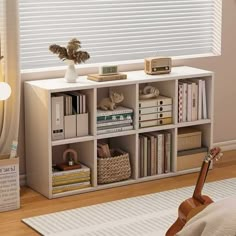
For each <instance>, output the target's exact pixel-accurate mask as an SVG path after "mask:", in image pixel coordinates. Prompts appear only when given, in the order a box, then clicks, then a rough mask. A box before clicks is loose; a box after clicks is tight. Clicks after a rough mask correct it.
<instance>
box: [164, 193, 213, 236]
mask: <svg viewBox="0 0 236 236" xmlns="http://www.w3.org/2000/svg"><path fill="white" fill-rule="evenodd" d="M203 200H204V203H203ZM212 202H213V200H212V199H211V198H210V197H208V196H206V195H202V196H201V201H199V200H197V199H195V198H193V197H192V198H189V199H187V200H185V201H183V202H182V203H181V204H180V206H179V209H178V219H177V220H176V221H175V223H174V224H173V225H172V226H171V227H170V228H169V229H168V231H167V232H166V236H174V235H175V234H176V233H178V232H179V231H180V230H181V229H182V228H183V227H184V225H185V224H186V222H187V221H189V220H190V219H191V218H192V217H193V216H195V215H196V214H197V213H199V212H200V211H202V210H203V209H204V208H205V207H207V206H208V205H209V204H211V203H212Z"/></svg>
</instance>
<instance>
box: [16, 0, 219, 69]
mask: <svg viewBox="0 0 236 236" xmlns="http://www.w3.org/2000/svg"><path fill="white" fill-rule="evenodd" d="M221 5H222V2H221V0H145V1H143V0H119V1H115V0H40V1H39V0H19V15H20V40H21V45H20V49H21V67H22V69H37V68H45V67H55V66H62V65H64V63H62V62H61V61H60V60H59V58H58V57H57V56H56V55H53V54H52V53H51V52H50V51H49V50H48V47H49V45H51V44H54V43H56V44H59V45H61V46H62V45H64V46H66V44H67V42H68V41H69V40H70V39H71V38H74V37H76V38H78V39H79V40H80V41H81V42H82V50H86V51H88V52H89V54H90V56H91V58H90V59H89V60H88V61H87V62H86V63H100V62H114V61H124V60H125V61H127V60H137V59H143V58H145V57H150V56H158V55H159V56H160V55H162V56H163V55H164V56H185V55H196V54H215V55H216V54H220V51H221V8H222V6H221Z"/></svg>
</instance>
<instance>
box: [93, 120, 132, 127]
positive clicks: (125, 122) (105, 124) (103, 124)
mask: <svg viewBox="0 0 236 236" xmlns="http://www.w3.org/2000/svg"><path fill="white" fill-rule="evenodd" d="M132 122H133V120H118V121H111V122H100V123H97V128H98V127H109V126H112V125H120V124H131V123H132Z"/></svg>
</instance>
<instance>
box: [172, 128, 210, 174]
mask: <svg viewBox="0 0 236 236" xmlns="http://www.w3.org/2000/svg"><path fill="white" fill-rule="evenodd" d="M211 132H212V124H201V125H193V126H191V127H181V128H178V134H180V133H181V138H180V137H179V136H178V138H177V162H176V170H177V171H178V172H186V173H189V171H191V170H194V169H195V170H199V168H200V167H201V165H202V162H203V160H204V158H205V157H206V155H207V152H208V151H209V149H210V148H211V146H212V138H211V137H212V133H211ZM211 167H212V166H211Z"/></svg>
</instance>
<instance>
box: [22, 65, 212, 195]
mask: <svg viewBox="0 0 236 236" xmlns="http://www.w3.org/2000/svg"><path fill="white" fill-rule="evenodd" d="M127 75H128V79H127V80H120V81H109V82H93V81H90V80H87V79H86V76H80V77H79V78H78V80H77V83H66V82H65V81H64V79H63V78H57V79H50V80H49V79H48V80H37V81H28V82H25V84H24V85H25V86H24V100H25V137H26V140H25V141H26V170H27V184H28V186H29V187H31V188H32V189H34V190H36V191H38V192H39V193H41V194H43V195H44V196H46V197H47V198H49V199H51V198H57V197H62V196H68V195H72V194H79V193H84V192H89V191H96V190H99V189H105V188H111V187H116V186H122V185H128V184H133V183H139V182H143V181H149V180H154V179H159V178H166V177H171V176H177V175H180V174H186V173H191V172H194V171H198V170H199V168H195V169H190V170H185V171H179V172H178V171H176V170H177V168H176V163H177V134H178V129H179V128H181V127H187V126H194V127H197V128H198V129H200V130H202V142H203V145H204V146H207V147H209V148H210V147H212V136H213V96H214V94H213V91H214V75H213V73H212V72H211V71H206V70H201V69H197V68H192V67H186V66H181V67H174V68H172V72H171V73H170V74H164V75H147V74H145V73H144V71H132V72H127ZM194 78H197V79H200V78H201V79H204V80H205V81H206V92H207V109H208V110H207V113H208V117H207V119H202V120H197V121H192V122H185V123H178V81H179V80H182V79H194ZM146 83H150V84H151V85H154V86H156V87H157V88H158V89H159V90H160V92H161V94H163V95H165V96H169V97H171V98H172V101H173V107H172V113H173V123H172V124H168V125H162V126H155V127H148V128H139V124H138V109H139V108H138V102H139V98H138V94H139V87H141V86H142V85H143V84H146ZM109 88H112V89H114V90H115V91H117V92H122V93H123V94H124V97H125V100H124V102H123V103H122V105H124V106H127V107H130V108H133V110H134V119H133V120H134V129H133V130H129V131H123V132H117V133H107V134H102V135H97V130H96V111H97V109H96V106H97V102H98V100H99V99H101V98H102V97H105V96H107V95H108V90H109ZM68 91H82V92H83V93H86V94H87V97H88V104H87V106H88V110H89V117H90V118H89V135H87V136H84V137H76V138H70V139H62V140H52V138H51V96H52V94H54V93H58V92H68ZM162 130H169V131H171V133H172V147H171V150H172V167H173V168H172V172H170V173H167V174H161V175H154V176H148V177H143V178H140V177H139V171H138V167H139V158H138V156H139V153H138V152H139V148H138V144H139V139H138V137H139V134H142V133H146V132H150V131H162ZM101 139H109V140H110V141H111V143H113V144H116V145H119V146H120V147H121V148H122V147H123V148H125V149H126V150H127V151H128V152H129V154H130V160H131V169H132V175H131V178H130V179H129V180H126V181H121V182H116V183H111V184H103V185H98V184H97V150H96V147H97V141H98V140H101ZM68 147H71V148H74V149H75V150H76V151H78V155H79V160H80V161H81V162H83V163H84V164H85V165H87V166H88V167H89V168H90V169H91V184H92V187H89V188H84V189H81V190H74V191H68V192H64V193H59V194H52V163H53V162H54V161H56V160H57V158H60V157H55V156H56V155H58V156H60V153H62V152H63V150H65V148H68ZM55 153H57V154H56V155H55ZM58 153H59V154H58Z"/></svg>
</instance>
